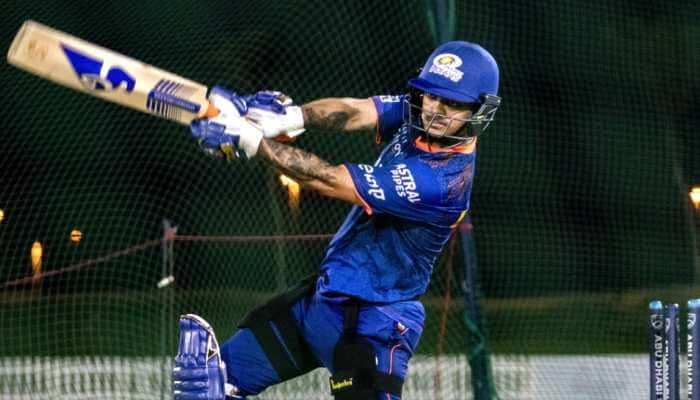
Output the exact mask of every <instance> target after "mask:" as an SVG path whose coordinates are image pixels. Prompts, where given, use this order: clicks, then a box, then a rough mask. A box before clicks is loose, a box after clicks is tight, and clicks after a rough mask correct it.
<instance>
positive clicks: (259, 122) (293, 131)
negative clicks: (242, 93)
mask: <svg viewBox="0 0 700 400" xmlns="http://www.w3.org/2000/svg"><path fill="white" fill-rule="evenodd" d="M245 101H246V103H247V106H248V113H247V114H246V118H247V119H248V120H250V121H252V122H253V123H255V125H256V126H258V127H259V128H260V130H262V132H263V135H264V136H265V137H266V138H277V137H279V136H280V135H286V136H287V137H289V138H294V137H296V136H299V135H301V134H302V133H304V130H305V129H304V115H303V113H302V110H301V107H299V106H295V105H293V104H294V102H293V101H292V98H291V97H289V96H287V95H286V94H284V93H282V92H277V91H262V92H258V93H255V94H254V95H251V96H247V97H245Z"/></svg>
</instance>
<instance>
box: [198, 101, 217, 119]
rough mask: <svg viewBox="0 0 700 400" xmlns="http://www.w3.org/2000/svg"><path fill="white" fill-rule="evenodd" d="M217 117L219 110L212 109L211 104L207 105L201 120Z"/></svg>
mask: <svg viewBox="0 0 700 400" xmlns="http://www.w3.org/2000/svg"><path fill="white" fill-rule="evenodd" d="M217 115H219V109H218V108H216V107H214V106H213V105H212V104H211V103H207V110H206V111H205V112H204V115H202V118H214V117H216V116H217Z"/></svg>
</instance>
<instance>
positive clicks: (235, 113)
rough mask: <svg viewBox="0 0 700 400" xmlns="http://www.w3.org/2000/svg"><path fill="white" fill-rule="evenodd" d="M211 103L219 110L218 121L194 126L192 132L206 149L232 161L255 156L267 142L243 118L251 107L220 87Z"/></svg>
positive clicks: (195, 122) (197, 122)
mask: <svg viewBox="0 0 700 400" xmlns="http://www.w3.org/2000/svg"><path fill="white" fill-rule="evenodd" d="M209 102H210V103H211V104H212V105H213V106H214V107H216V108H217V109H218V110H219V114H218V115H217V116H215V117H214V118H208V119H198V120H195V121H193V122H192V124H190V131H191V132H192V136H194V137H195V138H196V139H197V140H198V141H199V144H200V146H201V147H202V149H203V150H204V151H205V152H206V153H208V154H211V155H215V156H223V157H225V158H226V159H228V160H231V159H233V158H236V157H240V156H241V155H242V154H245V156H246V157H247V158H251V157H253V156H255V154H256V153H257V152H258V147H259V146H260V141H261V140H262V138H263V134H262V132H261V131H260V130H259V129H258V128H257V127H255V126H254V125H252V124H251V123H250V122H248V121H246V119H245V118H244V117H242V115H244V114H245V113H246V111H247V110H248V107H247V105H246V101H245V99H244V98H243V97H241V96H238V95H237V94H236V93H235V92H233V91H230V90H227V89H225V88H222V87H219V86H216V87H214V88H213V89H212V90H211V94H210V95H209Z"/></svg>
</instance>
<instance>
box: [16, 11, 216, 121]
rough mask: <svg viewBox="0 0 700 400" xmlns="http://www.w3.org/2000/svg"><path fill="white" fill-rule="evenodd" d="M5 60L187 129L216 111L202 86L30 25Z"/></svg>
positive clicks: (40, 26)
mask: <svg viewBox="0 0 700 400" xmlns="http://www.w3.org/2000/svg"><path fill="white" fill-rule="evenodd" d="M7 61H8V62H9V63H10V64H12V65H14V66H16V67H17V68H21V69H23V70H25V71H28V72H30V73H32V74H35V75H38V76H40V77H42V78H44V79H48V80H50V81H53V82H56V83H58V84H61V85H64V86H67V87H69V88H72V89H75V90H78V91H81V92H85V93H88V94H91V95H93V96H95V97H99V98H101V99H103V100H107V101H111V102H113V103H117V104H120V105H123V106H126V107H131V108H133V109H135V110H139V111H142V112H145V113H148V114H152V115H155V116H158V117H161V118H165V119H169V120H172V121H176V122H179V123H181V124H185V125H187V124H189V123H190V122H192V120H193V119H195V118H204V117H213V116H215V115H217V114H218V112H219V110H217V109H216V108H215V107H213V106H212V105H211V104H209V101H207V87H206V86H204V85H202V84H199V83H197V82H193V81H191V80H188V79H185V78H183V77H180V76H177V75H175V74H172V73H170V72H167V71H163V70H161V69H158V68H156V67H154V66H152V65H148V64H144V63H142V62H140V61H138V60H134V59H132V58H129V57H127V56H124V55H122V54H119V53H117V52H114V51H111V50H108V49H105V48H103V47H100V46H97V45H95V44H92V43H90V42H87V41H85V40H82V39H79V38H77V37H74V36H71V35H68V34H66V33H64V32H61V31H57V30H55V29H52V28H49V27H48V26H45V25H42V24H40V23H38V22H35V21H31V20H30V21H26V22H25V23H24V24H23V25H22V27H21V28H20V29H19V31H18V32H17V35H15V38H14V40H13V41H12V45H10V50H9V51H8V52H7Z"/></svg>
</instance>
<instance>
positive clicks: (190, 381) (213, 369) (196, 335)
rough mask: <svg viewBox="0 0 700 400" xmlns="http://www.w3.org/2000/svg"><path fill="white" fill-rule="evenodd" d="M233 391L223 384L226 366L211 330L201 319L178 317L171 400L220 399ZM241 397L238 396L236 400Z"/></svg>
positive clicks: (229, 386)
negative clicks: (178, 331)
mask: <svg viewBox="0 0 700 400" xmlns="http://www.w3.org/2000/svg"><path fill="white" fill-rule="evenodd" d="M236 392H237V389H236V388H235V387H234V386H232V385H230V384H227V383H226V366H225V365H224V362H223V360H222V359H221V354H220V350H219V343H218V342H217V340H216V336H215V335H214V330H213V329H212V327H211V326H210V325H209V324H208V323H207V322H206V321H205V320H204V319H203V318H201V317H199V316H197V315H194V314H187V315H183V316H181V317H180V339H179V342H178V352H177V355H176V356H175V366H174V367H173V398H174V399H175V400H195V399H206V400H224V398H225V396H231V397H234V398H236V397H235V395H236ZM238 398H241V397H238Z"/></svg>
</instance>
